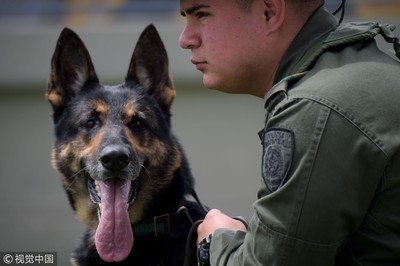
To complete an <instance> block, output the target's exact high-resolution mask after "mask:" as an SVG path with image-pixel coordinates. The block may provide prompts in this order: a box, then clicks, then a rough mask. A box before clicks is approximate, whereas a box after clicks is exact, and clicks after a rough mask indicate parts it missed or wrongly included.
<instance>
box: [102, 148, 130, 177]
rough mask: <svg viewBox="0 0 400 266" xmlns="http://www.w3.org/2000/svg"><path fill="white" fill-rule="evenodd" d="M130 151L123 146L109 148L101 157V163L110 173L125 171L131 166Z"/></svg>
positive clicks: (105, 149) (104, 150)
mask: <svg viewBox="0 0 400 266" xmlns="http://www.w3.org/2000/svg"><path fill="white" fill-rule="evenodd" d="M129 159H130V156H129V151H128V150H126V149H125V148H124V147H121V146H116V145H112V146H107V147H105V148H104V149H103V151H102V152H101V155H100V159H99V160H100V162H101V164H102V165H103V167H104V168H106V169H107V170H109V171H120V170H123V169H124V168H125V167H126V166H127V165H128V164H129Z"/></svg>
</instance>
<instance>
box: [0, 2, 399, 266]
mask: <svg viewBox="0 0 400 266" xmlns="http://www.w3.org/2000/svg"><path fill="white" fill-rule="evenodd" d="M339 4H340V1H339V0H331V1H327V3H326V5H327V7H328V9H329V10H331V11H334V10H335V9H336V8H337V7H338V6H339ZM178 9H179V1H178V0H147V1H146V0H102V1H95V0H0V150H1V153H2V154H1V160H0V251H10V252H11V251H21V252H22V251H55V252H58V265H69V262H68V259H69V255H70V253H71V252H72V250H73V249H74V247H75V246H76V245H77V244H78V242H79V239H80V236H81V235H82V232H83V230H84V226H83V225H82V224H80V223H79V222H78V221H77V220H75V218H74V216H73V213H72V210H71V208H70V206H69V204H68V201H67V198H66V195H65V193H64V191H63V189H62V187H61V182H60V180H59V177H58V175H57V173H56V172H55V171H54V170H53V169H52V168H51V165H50V152H51V148H52V143H53V142H54V137H53V127H52V121H51V109H50V105H49V104H48V103H47V101H46V99H45V97H44V93H45V89H46V82H47V78H48V75H49V72H50V59H51V56H52V53H53V51H54V48H55V44H56V40H57V38H58V35H59V33H60V31H61V30H62V29H63V28H64V27H66V26H68V27H70V28H71V29H73V30H74V31H76V32H77V33H78V34H79V35H80V37H81V38H82V39H83V41H84V42H85V44H86V46H87V48H88V50H89V52H90V54H91V56H92V60H93V62H94V65H95V68H96V71H97V74H98V76H99V78H100V80H101V82H102V83H103V84H118V83H121V82H122V81H123V78H124V77H125V73H126V71H127V68H128V64H129V60H130V57H131V54H132V52H133V48H134V46H135V43H136V40H137V38H138V36H139V34H140V32H141V31H142V30H143V29H144V27H145V26H146V25H148V24H150V23H153V24H154V25H155V26H156V27H157V29H158V30H159V32H160V35H161V37H162V39H163V41H164V43H165V46H166V48H167V51H168V54H169V57H170V70H171V73H172V75H173V76H174V80H175V85H176V90H177V97H176V99H175V102H174V105H173V110H172V112H173V128H174V132H175V133H176V135H177V136H178V138H179V139H180V141H181V143H182V144H183V146H184V148H185V150H186V153H187V156H188V157H189V160H190V162H191V166H192V170H193V174H194V176H195V179H196V187H197V191H198V194H199V196H200V198H202V200H203V201H204V203H205V204H207V205H209V206H211V207H214V208H220V209H222V210H224V211H225V212H227V213H228V214H230V215H243V216H245V217H247V218H250V217H251V215H252V203H253V201H254V200H255V199H256V194H257V190H258V187H259V185H260V184H261V175H260V169H261V166H260V162H261V153H262V150H261V144H260V141H259V139H258V136H257V132H258V131H259V130H261V129H262V127H263V120H264V109H263V101H262V100H260V99H257V98H255V97H251V96H243V95H227V94H222V93H219V92H216V91H211V90H208V89H205V88H203V87H202V85H201V75H200V73H199V72H197V71H196V70H195V68H194V67H193V66H192V65H191V64H190V63H189V52H188V51H184V50H182V49H181V48H179V45H178V38H179V34H180V31H181V30H182V28H183V26H184V20H183V19H182V18H180V15H179V12H178ZM358 20H374V21H375V20H376V21H380V22H385V23H393V24H396V25H398V26H400V1H399V0H362V1H361V0H358V1H356V0H354V1H348V4H347V12H346V19H345V21H358ZM399 35H400V30H399V32H398V33H397V36H399ZM378 39H379V40H381V38H379V37H378ZM379 45H380V46H381V48H382V49H383V50H385V51H387V52H388V53H389V54H390V53H392V51H391V49H392V47H391V46H390V45H387V44H384V43H383V42H382V41H380V43H379ZM0 259H1V258H0Z"/></svg>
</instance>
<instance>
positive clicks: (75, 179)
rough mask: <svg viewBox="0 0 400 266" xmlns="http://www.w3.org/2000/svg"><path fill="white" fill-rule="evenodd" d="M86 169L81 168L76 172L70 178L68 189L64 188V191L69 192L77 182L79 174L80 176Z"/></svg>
mask: <svg viewBox="0 0 400 266" xmlns="http://www.w3.org/2000/svg"><path fill="white" fill-rule="evenodd" d="M86 169H87V167H86V166H85V167H83V168H82V169H80V170H79V171H77V172H76V173H75V174H73V175H72V176H71V179H72V181H71V182H70V183H69V185H68V187H66V188H65V190H70V189H71V187H72V186H73V185H74V184H75V182H76V181H77V180H78V178H79V176H78V175H79V174H81V173H82V172H83V171H85V170H86Z"/></svg>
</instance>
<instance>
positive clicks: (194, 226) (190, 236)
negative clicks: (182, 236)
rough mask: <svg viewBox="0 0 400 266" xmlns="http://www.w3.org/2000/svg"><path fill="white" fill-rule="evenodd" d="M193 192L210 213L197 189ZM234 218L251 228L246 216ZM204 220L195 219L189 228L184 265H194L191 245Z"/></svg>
mask: <svg viewBox="0 0 400 266" xmlns="http://www.w3.org/2000/svg"><path fill="white" fill-rule="evenodd" d="M191 194H192V196H193V198H194V199H195V200H196V202H197V204H198V205H199V206H200V208H201V209H202V210H203V211H204V212H205V213H208V211H209V208H208V207H206V206H205V205H204V204H203V203H202V202H201V201H200V199H199V197H198V196H197V193H196V191H195V190H192V192H191ZM181 208H184V209H186V212H184V213H185V214H186V215H187V217H188V218H189V219H190V220H191V221H192V219H191V218H190V216H189V212H188V210H187V208H185V207H181ZM232 219H235V220H238V221H240V222H242V223H243V224H244V226H245V227H246V230H247V229H248V228H249V225H248V223H247V221H246V219H245V218H244V217H242V216H235V217H233V218H232ZM203 221H204V220H203V219H200V220H197V221H195V222H193V221H192V226H191V227H190V230H189V233H188V236H187V239H186V247H185V260H184V264H183V266H193V265H190V256H191V252H190V251H191V245H192V241H193V235H196V234H197V228H198V226H199V225H200V224H201V223H202V222H203ZM196 249H197V246H196Z"/></svg>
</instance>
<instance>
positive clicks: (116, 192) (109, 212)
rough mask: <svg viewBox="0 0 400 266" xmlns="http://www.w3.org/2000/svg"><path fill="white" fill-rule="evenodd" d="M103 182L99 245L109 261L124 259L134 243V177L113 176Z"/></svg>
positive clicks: (101, 187) (100, 250)
mask: <svg viewBox="0 0 400 266" xmlns="http://www.w3.org/2000/svg"><path fill="white" fill-rule="evenodd" d="M99 186H100V196H101V215H100V222H99V225H98V227H97V230H96V235H95V244H96V249H97V252H98V253H99V255H100V257H101V258H102V259H103V260H105V261H108V262H113V261H122V260H124V259H126V257H128V255H129V253H130V251H131V249H132V246H133V232H132V227H131V223H130V220H129V214H128V207H127V203H128V197H129V191H130V186H131V181H128V180H124V179H115V178H113V179H108V180H106V181H103V182H100V183H99Z"/></svg>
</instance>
